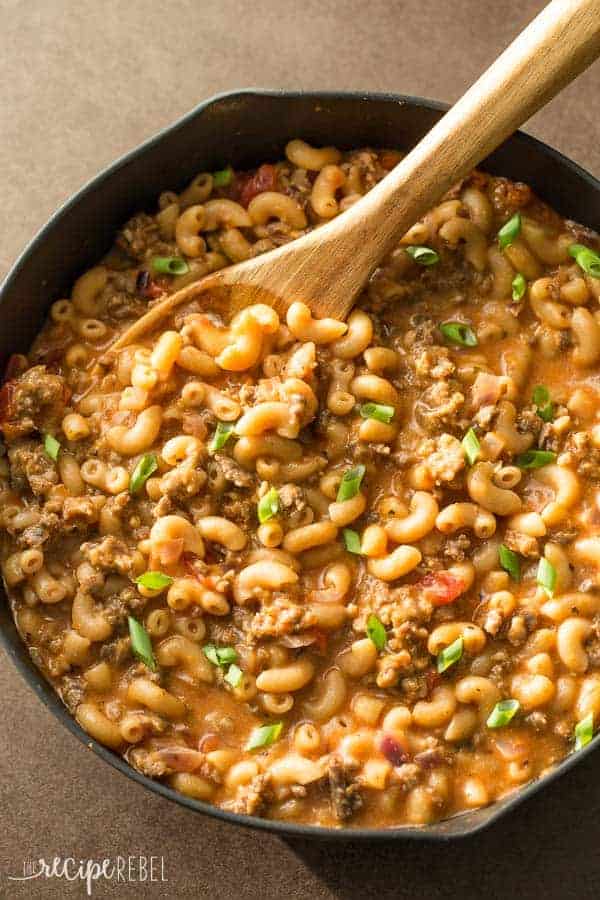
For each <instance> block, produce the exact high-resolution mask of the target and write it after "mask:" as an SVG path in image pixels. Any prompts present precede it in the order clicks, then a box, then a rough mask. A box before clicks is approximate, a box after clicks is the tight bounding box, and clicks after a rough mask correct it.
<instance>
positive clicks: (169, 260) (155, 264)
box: [152, 256, 190, 275]
mask: <svg viewBox="0 0 600 900" xmlns="http://www.w3.org/2000/svg"><path fill="white" fill-rule="evenodd" d="M152 268H153V269H154V271H155V272H160V273H161V274H162V275H185V273H186V272H189V271H190V267H189V266H188V264H187V263H186V261H185V259H182V258H181V257H180V256H155V257H154V259H153V260H152Z"/></svg>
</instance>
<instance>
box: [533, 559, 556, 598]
mask: <svg viewBox="0 0 600 900" xmlns="http://www.w3.org/2000/svg"><path fill="white" fill-rule="evenodd" d="M536 581H537V583H538V584H539V586H540V587H541V588H542V590H544V591H545V592H546V593H547V594H548V596H549V597H552V596H553V595H554V588H555V587H556V569H555V568H554V566H553V565H552V563H551V562H548V560H547V559H546V557H545V556H542V557H540V561H539V563H538V570H537V575H536Z"/></svg>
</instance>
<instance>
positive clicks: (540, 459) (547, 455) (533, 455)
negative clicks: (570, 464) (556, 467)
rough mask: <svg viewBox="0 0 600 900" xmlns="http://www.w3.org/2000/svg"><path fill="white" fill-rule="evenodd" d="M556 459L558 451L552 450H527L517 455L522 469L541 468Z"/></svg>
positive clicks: (516, 459)
mask: <svg viewBox="0 0 600 900" xmlns="http://www.w3.org/2000/svg"><path fill="white" fill-rule="evenodd" d="M555 461H556V453H554V452H553V451H552V450H526V451H525V453H519V454H518V455H517V456H516V457H515V462H516V464H517V465H518V467H519V468H520V469H541V468H542V467H543V466H548V465H550V463H553V462H555Z"/></svg>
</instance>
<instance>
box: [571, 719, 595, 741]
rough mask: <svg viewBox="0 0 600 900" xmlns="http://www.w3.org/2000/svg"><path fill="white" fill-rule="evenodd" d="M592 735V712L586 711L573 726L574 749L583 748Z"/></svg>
mask: <svg viewBox="0 0 600 900" xmlns="http://www.w3.org/2000/svg"><path fill="white" fill-rule="evenodd" d="M593 737H594V713H593V712H591V713H588V715H587V716H586V717H585V719H582V720H581V721H580V722H578V723H577V725H576V726H575V749H576V750H583V748H584V747H587V745H588V744H589V742H590V741H591V740H592V738H593Z"/></svg>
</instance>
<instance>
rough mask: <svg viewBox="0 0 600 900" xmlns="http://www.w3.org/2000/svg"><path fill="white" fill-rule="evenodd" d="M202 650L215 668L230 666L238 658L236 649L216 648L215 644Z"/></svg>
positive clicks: (207, 645) (208, 645)
mask: <svg viewBox="0 0 600 900" xmlns="http://www.w3.org/2000/svg"><path fill="white" fill-rule="evenodd" d="M202 650H203V651H204V655H205V656H206V658H207V659H208V660H210V662H211V663H212V664H213V666H229V665H231V663H234V662H236V660H237V658H238V656H237V653H236V651H235V648H234V647H215V645H214V644H206V645H205V646H204V647H203V648H202Z"/></svg>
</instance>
